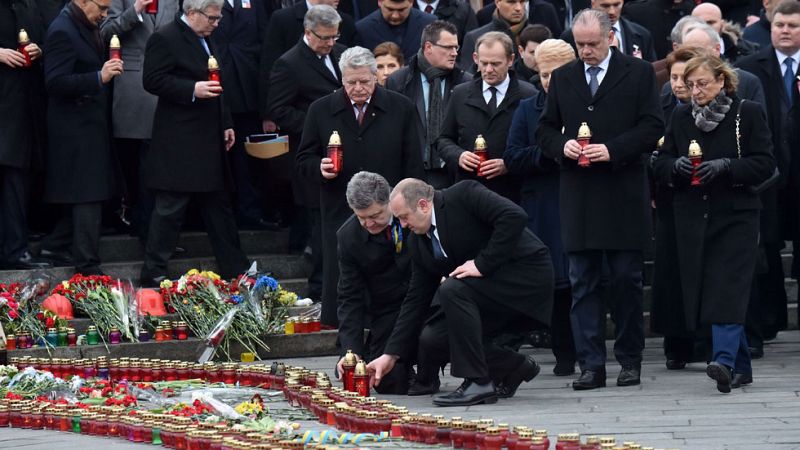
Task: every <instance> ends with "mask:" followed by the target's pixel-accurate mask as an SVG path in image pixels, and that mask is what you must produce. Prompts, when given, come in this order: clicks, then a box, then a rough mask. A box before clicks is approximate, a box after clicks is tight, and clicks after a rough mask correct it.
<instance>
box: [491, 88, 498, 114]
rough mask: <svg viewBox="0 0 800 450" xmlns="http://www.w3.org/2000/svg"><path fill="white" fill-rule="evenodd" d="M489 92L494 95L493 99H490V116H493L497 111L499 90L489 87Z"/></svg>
mask: <svg viewBox="0 0 800 450" xmlns="http://www.w3.org/2000/svg"><path fill="white" fill-rule="evenodd" d="M489 92H491V93H492V97H491V98H490V99H489V115H492V116H493V115H494V113H495V111H497V88H496V87H494V86H489Z"/></svg>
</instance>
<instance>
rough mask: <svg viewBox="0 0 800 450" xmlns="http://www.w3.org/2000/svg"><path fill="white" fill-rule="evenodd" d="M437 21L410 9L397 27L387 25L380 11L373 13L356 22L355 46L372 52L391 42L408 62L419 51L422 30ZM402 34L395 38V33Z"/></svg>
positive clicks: (431, 16) (434, 17)
mask: <svg viewBox="0 0 800 450" xmlns="http://www.w3.org/2000/svg"><path fill="white" fill-rule="evenodd" d="M436 19H437V17H436V16H434V15H433V14H426V13H424V12H422V11H420V10H418V9H414V8H411V12H410V13H409V15H408V19H407V20H406V21H405V23H403V24H402V25H400V26H399V27H394V26H391V25H389V22H387V21H386V20H385V19H384V18H383V15H382V14H381V10H380V9H378V10H377V11H373V12H372V13H370V14H369V15H368V16H366V17H364V18H363V19H361V20H359V21H358V22H356V45H360V46H362V47H365V48H366V49H368V50H370V51H371V50H372V49H374V48H375V47H377V46H378V44H381V43H383V42H386V41H392V42H394V43H395V44H397V45H399V46H400V49H401V50H402V51H403V58H404V59H405V60H406V61H408V60H410V59H411V57H412V56H414V55H416V54H417V52H418V51H419V46H420V42H419V37H420V36H421V35H422V30H423V29H424V28H425V27H426V26H428V24H430V23H431V22H434V21H435V20H436ZM398 29H399V31H401V32H402V34H403V35H402V37H400V38H398V37H397V31H398Z"/></svg>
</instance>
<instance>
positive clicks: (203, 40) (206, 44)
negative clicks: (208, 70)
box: [200, 38, 211, 56]
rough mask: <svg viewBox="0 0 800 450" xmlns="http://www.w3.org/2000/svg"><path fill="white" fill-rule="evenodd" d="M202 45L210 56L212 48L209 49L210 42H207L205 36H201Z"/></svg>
mask: <svg viewBox="0 0 800 450" xmlns="http://www.w3.org/2000/svg"><path fill="white" fill-rule="evenodd" d="M200 45H201V46H202V47H203V50H205V51H206V53H207V54H208V55H209V56H210V55H211V50H209V49H208V42H206V40H205V38H200Z"/></svg>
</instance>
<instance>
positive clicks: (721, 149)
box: [653, 54, 775, 392]
mask: <svg viewBox="0 0 800 450" xmlns="http://www.w3.org/2000/svg"><path fill="white" fill-rule="evenodd" d="M684 80H685V85H686V88H687V89H688V90H689V92H690V93H691V103H685V104H681V105H678V106H677V107H676V108H675V110H674V111H673V113H672V118H671V120H670V124H669V126H668V128H667V132H666V134H665V136H664V145H663V146H662V148H661V152H660V154H659V157H658V159H657V160H656V161H655V163H654V167H653V170H654V174H655V176H656V179H657V180H658V181H659V182H660V183H662V184H664V185H668V186H670V187H673V188H674V213H675V230H676V239H677V246H678V263H679V264H678V265H679V267H680V279H681V288H682V293H683V307H684V314H685V319H686V325H687V329H689V330H693V329H697V327H698V326H700V325H710V326H711V334H712V342H713V357H712V361H711V363H710V364H709V365H708V367H707V368H706V373H707V374H708V376H709V377H710V378H711V379H713V380H714V381H716V384H717V389H718V390H719V391H720V392H730V390H731V385H732V384H735V385H736V384H738V385H743V384H748V383H751V382H752V368H751V365H750V354H749V351H748V348H747V339H746V337H745V333H744V326H743V324H744V320H745V313H746V310H747V303H748V300H749V297H750V286H751V281H752V277H753V273H754V270H755V264H756V255H757V246H758V234H759V210H760V209H761V201H760V200H759V196H758V194H756V193H754V192H753V187H754V186H757V185H759V184H760V183H762V182H764V181H765V180H767V179H769V178H770V175H771V174H772V172H773V170H774V167H775V160H774V158H773V156H772V143H771V139H770V131H769V128H768V126H767V123H766V118H765V117H764V112H763V109H762V107H761V106H760V105H758V104H757V103H754V102H750V101H742V100H740V99H739V98H737V97H736V95H735V92H736V85H737V82H738V79H737V76H736V73H735V72H734V71H733V69H732V68H731V67H730V66H729V65H728V64H727V63H725V62H724V61H722V60H721V59H719V58H718V57H715V56H711V55H707V54H701V55H699V56H697V57H694V58H692V59H691V60H689V61H688V62H687V63H686V66H685V68H684ZM695 144H696V145H699V147H700V149H701V150H702V162H700V164H699V165H697V166H696V167H694V166H693V163H692V160H690V159H689V150H690V146H691V147H693V148H694V149H696V147H695Z"/></svg>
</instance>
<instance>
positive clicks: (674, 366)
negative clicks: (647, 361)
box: [666, 359, 686, 370]
mask: <svg viewBox="0 0 800 450" xmlns="http://www.w3.org/2000/svg"><path fill="white" fill-rule="evenodd" d="M666 364H667V370H681V369H683V368H685V367H686V361H682V360H680V359H668V360H667V363H666Z"/></svg>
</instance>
